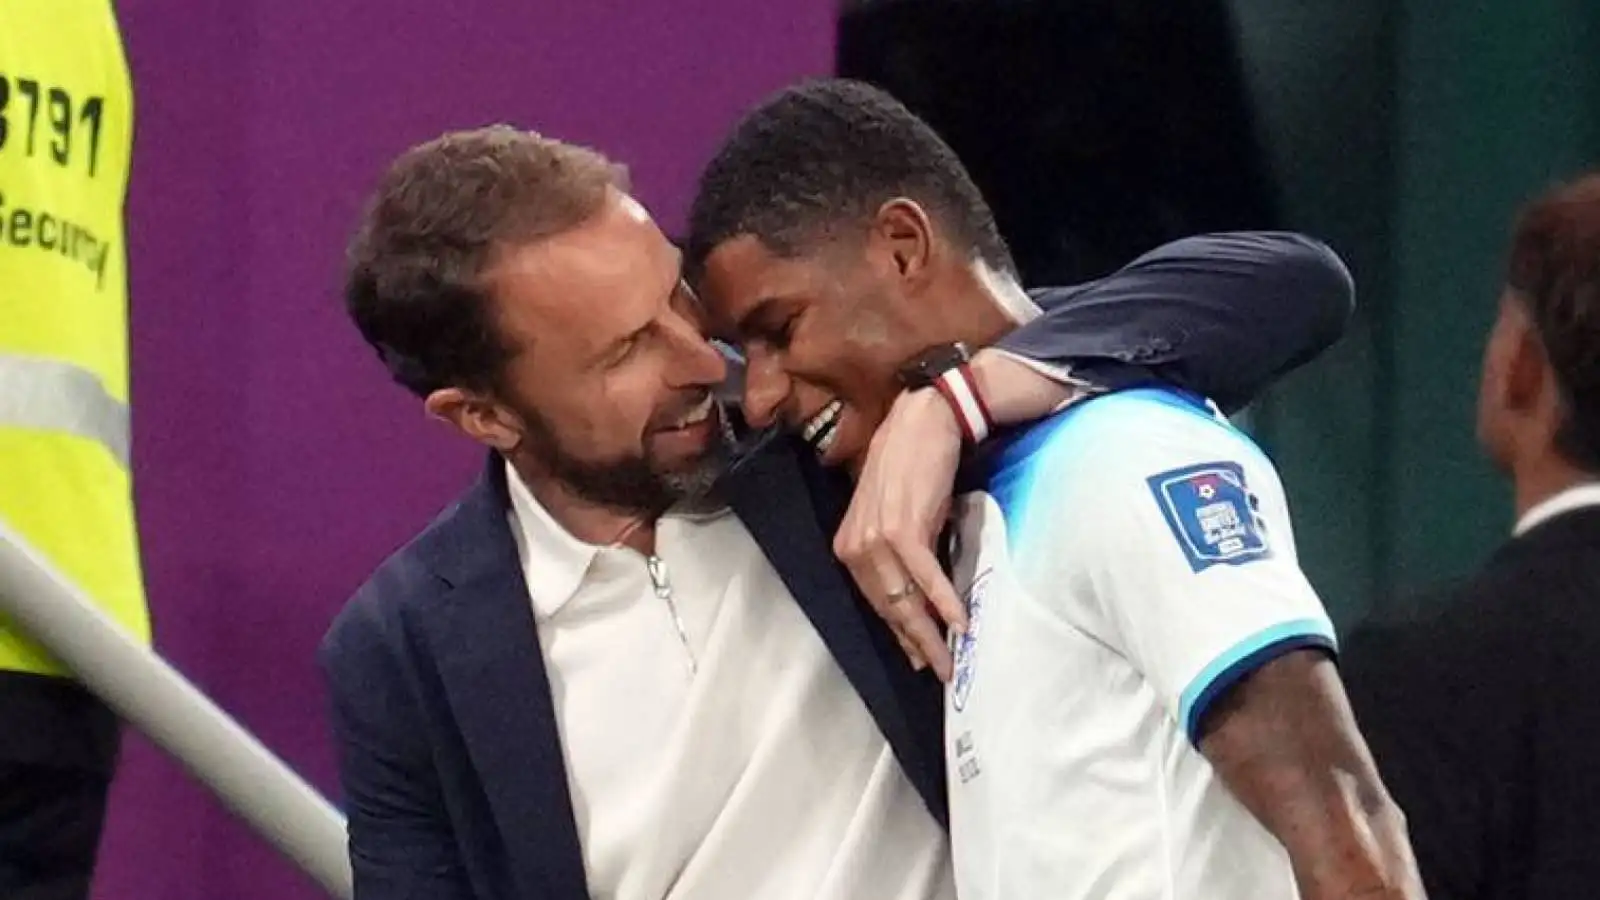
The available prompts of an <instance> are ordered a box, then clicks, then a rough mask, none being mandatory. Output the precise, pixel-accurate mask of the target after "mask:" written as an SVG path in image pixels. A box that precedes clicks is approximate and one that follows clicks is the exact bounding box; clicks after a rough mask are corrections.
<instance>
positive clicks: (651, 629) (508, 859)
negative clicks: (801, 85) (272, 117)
mask: <svg viewBox="0 0 1600 900" xmlns="http://www.w3.org/2000/svg"><path fill="white" fill-rule="evenodd" d="M938 164H939V165H941V166H944V167H945V170H944V171H941V172H940V173H939V174H940V175H941V176H942V177H946V178H951V179H959V180H961V181H965V180H966V174H965V172H964V171H962V170H961V169H960V167H959V163H956V162H955V161H954V160H953V159H951V160H948V161H943V162H939V163H938ZM973 196H974V197H976V191H975V189H974V190H973ZM977 202H978V204H979V207H980V209H981V198H978V201H977ZM981 215H982V217H983V218H984V219H986V221H985V222H983V223H981V225H982V227H983V228H984V229H985V230H987V231H990V232H992V229H993V222H992V219H988V218H987V210H986V209H981ZM994 239H995V240H998V237H997V236H995V237H994ZM1222 243H1223V244H1225V245H1226V246H1227V247H1229V248H1230V252H1229V254H1228V255H1227V258H1226V260H1225V262H1222V263H1219V261H1218V258H1217V257H1216V255H1215V253H1213V252H1212V251H1214V250H1215V249H1216V247H1217V246H1218V241H1217V240H1207V239H1193V240H1188V241H1180V242H1177V243H1175V244H1172V245H1169V246H1168V247H1166V248H1163V249H1162V250H1161V251H1157V252H1156V253H1154V254H1151V255H1148V256H1147V257H1144V258H1142V259H1141V260H1140V261H1138V262H1136V263H1135V264H1133V265H1131V266H1130V267H1129V268H1128V269H1126V270H1124V271H1123V272H1120V273H1117V274H1116V275H1113V276H1111V277H1109V278H1107V279H1105V280H1103V281H1100V282H1096V283H1093V284H1090V285H1085V286H1080V287H1078V288H1071V289H1064V290H1061V291H1056V292H1045V293H1043V294H1040V295H1037V296H1036V299H1037V300H1038V302H1039V304H1040V306H1041V307H1043V309H1044V314H1043V315H1042V316H1041V317H1039V318H1037V319H1034V320H1033V321H1031V322H1030V323H1028V324H1027V325H1025V326H1023V327H1021V328H1019V329H1017V330H1015V331H1013V332H1011V333H1010V334H1009V335H1006V336H1005V337H1004V338H1003V339H1001V340H1000V341H999V342H998V344H997V349H1000V350H1008V351H1011V352H1015V353H1017V354H1018V355H1020V356H1021V357H1025V358H1027V359H1030V360H1033V361H1035V362H1037V363H1040V364H1042V366H1043V367H1044V368H1045V370H1046V371H1052V372H1054V371H1063V370H1070V371H1071V372H1072V374H1073V375H1074V377H1075V378H1078V379H1084V380H1087V381H1089V382H1093V383H1099V384H1104V385H1113V386H1114V385H1120V384H1126V383H1131V382H1135V381H1139V380H1144V379H1149V378H1154V377H1160V378H1165V379H1169V380H1172V381H1175V382H1178V383H1181V384H1184V385H1185V386H1188V387H1191V388H1194V389H1196V390H1199V391H1202V392H1205V393H1208V394H1210V395H1212V396H1214V397H1219V398H1226V400H1225V402H1227V403H1228V404H1229V405H1230V406H1235V407H1236V406H1238V405H1240V404H1242V403H1243V402H1245V401H1247V400H1248V399H1250V398H1251V397H1252V396H1254V395H1255V394H1256V393H1258V392H1259V391H1260V389H1261V388H1262V387H1264V386H1265V384H1267V383H1268V382H1269V381H1270V380H1271V379H1272V378H1274V377H1275V376H1277V375H1278V374H1281V373H1282V372H1284V371H1287V370H1288V369H1289V368H1292V367H1293V366H1295V365H1298V364H1299V363H1301V362H1303V361H1305V360H1307V359H1309V358H1311V357H1313V356H1314V355H1316V353H1317V352H1319V351H1320V350H1321V349H1323V348H1324V347H1326V346H1327V345H1328V344H1330V343H1331V342H1332V341H1333V340H1334V339H1335V338H1337V336H1338V334H1339V333H1340V331H1341V329H1342V327H1343V325H1344V323H1345V321H1346V320H1347V317H1348V315H1349V311H1350V307H1351V287H1350V282H1349V278H1348V275H1347V273H1346V272H1345V271H1344V269H1343V267H1342V265H1340V264H1339V262H1338V260H1337V258H1336V257H1334V256H1333V255H1332V254H1331V252H1329V251H1328V250H1327V249H1326V248H1324V247H1322V246H1321V245H1319V244H1316V243H1315V242H1313V241H1309V240H1307V239H1303V238H1300V237H1298V236H1293V235H1266V234H1262V235H1249V236H1235V237H1233V238H1231V239H1227V240H1225V241H1222ZM973 289H978V290H981V289H983V288H982V286H981V285H975V286H974V287H973ZM346 300H347V305H348V307H349V310H350V313H351V315H352V317H353V319H354V320H355V322H356V324H357V325H358V327H359V328H360V329H361V331H362V333H363V335H364V337H365V338H366V339H367V340H368V341H369V342H370V343H371V344H372V345H373V346H374V348H375V349H376V350H377V352H378V354H379V355H380V357H381V358H382V359H383V361H384V363H385V365H386V366H387V367H388V369H389V371H390V372H391V373H392V374H393V376H394V377H395V378H396V380H397V381H399V382H400V383H401V384H403V385H404V386H406V387H407V388H408V389H410V390H412V391H413V392H414V393H416V394H417V395H418V396H419V397H421V398H423V399H424V402H425V405H426V407H427V408H428V410H429V411H430V412H431V413H433V414H434V415H436V416H438V417H440V418H443V419H446V420H448V421H450V422H451V423H453V424H454V425H455V426H457V427H458V428H459V429H460V430H461V431H462V432H464V433H465V434H467V435H468V436H469V437H472V438H473V439H474V440H477V441H478V442H480V443H481V444H483V445H485V446H486V447H488V448H489V450H490V453H489V459H488V463H487V466H486V469H485V472H484V475H483V477H482V478H481V479H480V480H479V481H478V483H477V484H476V485H474V486H473V487H471V488H470V489H469V490H468V491H467V492H466V493H465V494H464V495H463V496H462V497H461V498H460V499H459V500H458V501H457V502H456V503H455V504H453V505H452V506H451V507H449V508H448V509H447V510H446V511H445V512H444V513H442V514H441V515H440V517H439V518H438V519H437V520H435V521H434V522H433V523H432V524H431V525H430V526H429V527H428V528H427V529H426V530H425V531H423V532H422V534H420V535H419V536H418V537H417V538H415V539H414V540H413V541H412V542H410V543H409V544H408V545H407V546H405V547H404V548H402V549H401V550H400V551H398V552H397V553H396V554H394V555H393V556H392V557H391V558H389V559H388V560H387V561H385V562H384V563H383V564H382V565H381V566H380V567H379V568H378V570H377V572H376V573H375V574H374V575H373V576H372V578H371V579H370V580H369V581H368V582H367V583H366V584H365V585H364V586H363V587H362V588H361V589H360V590H359V591H358V592H357V594H356V595H355V596H354V597H353V598H352V599H351V601H350V603H349V604H348V605H347V607H346V608H345V609H344V610H343V612H341V614H340V615H339V617H338V619H337V620H336V622H335V623H334V625H333V626H332V628H331V630H330V631H329V634H328V636H327V638H326V640H325V642H324V646H323V648H322V652H321V662H322V664H323V666H324V668H325V671H326V673H327V676H328V679H329V683H330V688H331V695H332V718H333V725H334V731H335V736H336V741H337V745H338V750H339V758H340V772H341V779H342V783H343V787H344V791H345V794H346V802H347V808H348V811H349V817H350V852H351V859H352V863H353V867H354V871H355V883H356V893H357V896H358V897H359V898H361V900H399V898H424V897H425V898H432V900H465V898H476V900H501V898H505V900H510V898H524V900H533V898H537V900H551V898H582V897H589V896H604V897H615V898H618V900H642V898H660V897H667V896H671V897H674V898H680V900H704V898H715V897H740V898H743V897H794V898H801V897H840V898H843V897H873V898H886V897H904V898H907V900H910V898H932V897H940V898H945V897H950V896H952V891H953V889H952V887H951V885H950V878H949V860H948V850H947V848H946V847H945V838H944V835H943V833H942V830H941V826H942V823H943V821H944V781H943V762H942V754H941V742H940V710H941V702H942V700H941V697H942V693H941V688H940V685H939V683H938V681H937V680H936V679H935V678H934V677H932V676H931V675H930V674H928V673H926V672H918V671H915V670H913V669H912V668H911V666H910V665H909V664H908V663H907V661H906V659H905V657H904V655H903V654H902V653H901V652H900V648H899V647H898V646H897V642H896V638H895V635H894V634H893V633H891V632H890V630H889V629H888V628H887V627H886V626H884V625H883V624H882V622H881V620H880V619H879V618H878V617H877V616H874V615H872V614H871V612H870V610H867V609H866V607H865V606H864V604H863V603H862V602H861V600H860V598H859V596H858V595H857V594H856V593H855V591H854V589H853V588H852V585H851V583H850V581H849V579H848V576H847V574H846V573H845V571H844V570H843V569H842V568H841V567H840V566H839V565H838V564H837V563H836V561H835V560H834V559H833V557H832V555H831V553H830V547H829V538H830V535H831V534H832V532H833V529H834V528H835V527H836V526H837V523H838V522H839V520H840V518H841V517H842V515H843V513H844V509H845V505H846V503H847V502H848V500H849V496H850V495H849V491H848V487H847V486H846V483H844V482H842V481H841V480H840V479H839V477H838V476H836V475H833V474H830V473H829V472H828V471H826V470H825V469H824V468H823V467H822V466H821V465H820V464H819V461H818V459H817V458H816V455H815V453H814V452H813V448H812V447H810V446H808V445H806V444H805V443H804V442H803V441H801V440H799V439H798V438H791V437H784V438H778V439H776V440H771V441H767V442H764V443H763V444H762V445H761V446H760V448H759V449H758V450H756V451H754V452H750V453H747V454H745V455H743V456H740V457H739V458H738V459H737V460H734V461H732V465H731V469H730V465H729V462H730V461H729V460H728V459H727V458H726V451H727V448H728V447H729V446H730V445H733V444H737V443H739V441H740V439H741V438H742V436H743V434H742V432H741V429H740V423H739V422H738V421H737V417H736V416H732V415H727V414H726V413H725V412H724V410H722V409H721V407H720V406H719V405H718V404H717V403H715V402H713V400H712V398H713V391H714V389H715V388H716V387H717V386H718V385H719V384H720V383H721V382H722V381H723V380H724V379H725V378H726V377H727V374H728V373H727V371H726V365H725V362H724V360H723V358H722V357H721V356H720V355H719V354H718V353H717V352H716V351H715V350H714V349H713V348H712V347H711V345H710V344H709V343H707V342H706V340H705V339H704V337H703V336H702V332H703V329H704V328H705V327H706V323H705V322H703V321H702V319H701V312H700V310H699V309H698V305H697V302H696V299H695V297H694V296H693V292H692V290H691V289H690V288H689V286H688V285H687V284H686V283H685V282H684V281H683V279H682V277H681V275H680V258H679V256H678V253H677V251H676V250H675V249H674V248H673V247H672V245H671V244H670V243H669V242H668V241H667V240H666V239H665V238H664V237H663V236H662V235H661V233H660V231H659V230H658V229H657V228H656V227H655V225H654V224H653V223H652V222H651V221H650V219H649V217H648V215H647V214H645V212H644V211H643V209H642V208H641V207H639V205H638V204H637V203H636V202H635V201H633V200H632V198H631V197H629V196H628V193H627V189H626V185H625V183H624V182H623V181H622V180H621V177H620V176H619V174H618V173H617V171H616V169H615V167H613V166H612V165H611V164H609V163H608V162H607V161H606V160H604V159H603V158H601V157H599V156H598V155H597V154H594V153H593V152H591V151H588V150H584V149H581V148H577V147H573V146H571V145H567V144H563V143H561V142H558V141H553V140H549V139H546V138H542V137H539V136H537V135H529V134H526V133H519V132H514V131H511V130H510V129H505V128H493V129H484V130H480V131H475V132H466V133H459V134H453V135H447V136H445V137H443V138H441V139H439V140H436V141H433V142H430V143H428V144H425V145H422V146H421V147H418V148H415V149H413V150H412V151H410V152H408V153H407V154H405V155H404V156H402V157H401V159H400V160H399V161H398V162H397V163H396V164H395V165H394V166H393V167H392V168H391V170H390V171H389V173H388V174H387V175H386V177H385V178H384V180H383V182H382V183H381V185H380V187H379V189H378V192H377V196H376V198H375V200H374V202H373V204H372V206H371V207H370V209H369V212H368V214H367V216H366V217H365V219H364V221H363V224H362V227H361V231H360V233H359V234H358V236H357V238H356V240H355V242H354V243H353V246H352V251H351V262H350V276H349V281H348V285H347V294H346ZM875 337H877V336H875V335H871V334H863V335H861V339H863V340H872V339H875ZM1027 377H1029V378H1036V379H1043V378H1044V376H1042V375H1033V374H1031V373H1030V374H1029V375H1028V376H1027ZM1011 389H1012V388H1011V387H1007V386H1005V385H1001V384H996V385H995V387H994V390H995V391H996V394H995V395H994V396H991V397H988V398H987V399H988V400H989V401H990V403H991V405H992V407H994V408H995V409H1004V408H1008V406H1015V404H1007V403H1006V398H1005V397H1004V396H1002V395H1003V394H1004V392H1005V391H1008V390H1011ZM663 510H667V512H665V513H663V512H662V511H663ZM730 511H731V512H730ZM785 595H788V596H785ZM791 599H792V600H793V602H792V603H791V602H789V601H790V600H791Z"/></svg>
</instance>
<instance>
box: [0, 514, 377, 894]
mask: <svg viewBox="0 0 1600 900" xmlns="http://www.w3.org/2000/svg"><path fill="white" fill-rule="evenodd" d="M0 611H3V612H5V613H6V614H8V615H10V616H11V617H12V619H14V620H15V621H16V623H17V624H18V625H20V626H21V627H22V630H23V631H24V632H25V633H27V634H28V636H29V637H32V638H33V639H35V640H37V641H38V642H39V643H40V644H42V645H44V646H45V647H47V648H48V649H49V650H50V652H51V653H53V654H55V655H56V657H57V658H59V659H60V660H61V661H62V662H63V663H65V664H66V665H67V666H68V667H69V668H70V669H71V670H72V671H73V672H74V673H76V674H77V676H78V678H79V679H80V680H81V681H82V682H83V683H84V684H85V685H87V686H88V687H89V689H90V690H92V691H94V692H95V693H96V694H98V695H99V696H100V698H101V699H102V700H104V701H105V702H106V705H108V706H110V707H111V708H112V709H113V710H115V711H116V713H117V714H118V715H120V716H121V717H122V718H123V719H124V720H126V721H127V722H128V723H129V724H131V725H133V726H134V727H135V728H138V729H139V730H140V731H142V732H144V734H145V735H146V736H148V737H149V738H150V740H151V741H153V742H154V743H155V744H156V745H157V746H159V747H161V748H162V749H164V750H165V751H167V752H168V753H170V754H171V755H172V756H174V757H175V758H176V759H177V760H178V761H179V762H180V763H181V764H183V766H184V767H185V768H187V769H188V770H189V772H190V773H191V774H192V775H194V776H195V777H196V778H197V779H199V780H200V781H201V782H202V783H204V784H205V785H206V786H207V787H209V788H210V789H211V790H212V792H213V793H215V794H216V795H217V797H218V798H220V799H221V800H222V802H223V804H224V805H226V806H227V807H228V808H229V809H231V810H233V812H234V813H235V814H236V815H238V816H239V817H240V818H242V819H244V820H245V821H246V822H247V823H249V825H250V826H251V827H252V828H254V829H255V830H256V831H257V832H259V833H260V834H261V835H262V836H263V837H265V838H266V839H267V840H268V841H270V842H271V843H272V844H273V845H274V846H276V847H277V848H278V850H279V851H281V852H282V853H283V854H284V855H285V856H287V857H288V858H289V859H290V860H292V861H293V862H294V863H295V864H296V865H298V866H299V867H300V868H301V869H303V870H304V871H305V872H306V873H307V874H308V875H310V876H311V877H312V878H313V879H315V880H316V881H317V882H318V883H320V884H321V885H322V887H323V888H325V889H326V890H327V891H328V892H329V893H330V894H332V895H333V896H334V897H337V898H340V900H350V897H351V895H352V893H353V888H352V885H351V876H350V860H349V857H348V855H347V851H346V830H345V820H344V817H343V816H342V815H340V813H339V811H338V810H336V809H334V808H333V806H332V805H330V804H329V803H328V801H327V800H326V799H324V798H323V797H322V795H321V794H319V793H318V792H317V791H316V790H315V789H314V788H312V787H311V786H310V785H308V784H306V782H305V781H304V780H302V779H301V778H300V777H299V776H298V775H296V774H295V773H294V772H293V771H292V770H291V769H290V768H289V767H288V766H286V765H285V764H284V763H283V762H282V761H281V760H279V759H278V758H277V757H276V756H274V755H273V754H272V752H271V751H269V750H268V749H267V748H266V747H264V746H262V745H261V742H260V741H257V740H256V739H255V737H253V736H252V735H251V734H250V733H249V732H248V731H246V730H245V729H244V728H243V727H241V726H240V725H239V723H237V722H235V721H234V720H233V719H232V718H230V717H229V716H228V715H227V713H224V712H223V711H222V710H221V709H219V708H218V707H217V705H216V704H214V703H212V702H211V701H210V700H209V699H208V698H207V697H206V696H205V695H204V694H202V693H201V692H200V691H199V689H197V688H196V687H195V686H194V685H193V684H190V683H189V681H188V680H187V679H185V678H184V677H183V676H182V675H181V674H179V673H178V671H177V670H176V669H174V668H172V666H171V665H169V664H168V663H167V662H166V661H165V660H163V659H162V658H161V657H160V656H158V655H156V654H155V653H154V652H152V651H151V650H149V649H148V648H146V647H145V646H144V645H143V644H141V643H140V642H138V641H136V640H134V639H133V638H132V637H130V636H129V635H128V633H127V632H126V631H125V630H123V628H122V627H121V626H120V625H118V624H117V623H116V622H115V621H113V620H112V619H111V618H110V617H108V616H107V615H106V614H105V613H104V612H102V611H101V610H100V608H99V607H98V606H96V605H95V604H94V602H93V601H91V600H90V599H89V598H88V597H87V596H86V595H85V594H84V593H83V591H81V590H80V589H79V588H77V586H75V585H73V584H72V583H71V582H69V581H68V580H67V579H66V578H64V577H62V576H61V575H60V574H59V573H58V572H56V571H55V569H54V568H53V567H52V566H51V565H50V564H49V562H48V561H46V560H45V559H44V558H43V557H42V556H41V555H39V553H38V552H37V551H36V550H34V549H33V548H32V547H30V546H29V545H28V544H27V542H26V541H24V540H22V539H21V537H20V536H19V535H18V534H17V533H16V532H15V531H13V530H12V529H11V528H10V527H9V526H8V525H7V524H6V523H5V522H4V521H0ZM12 724H13V725H14V726H19V727H27V726H26V723H12Z"/></svg>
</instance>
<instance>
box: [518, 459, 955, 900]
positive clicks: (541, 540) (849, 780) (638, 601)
mask: <svg viewBox="0 0 1600 900" xmlns="http://www.w3.org/2000/svg"><path fill="white" fill-rule="evenodd" d="M507 478H508V481H509V484H510V486H511V499H512V508H511V512H510V515H511V522H512V531H513V533H514V534H515V535H516V537H517V544H518V551H519V553H520V555H521V558H522V561H523V568H524V573H525V577H526V579H527V584H528V593H529V595H530V596H531V598H532V601H533V606H534V613H535V621H536V623H537V628H538V639H539V646H540V650H541V652H542V653H543V656H544V661H545V667H546V670H547V671H548V673H549V676H550V688H551V693H552V695H553V699H554V701H555V711H556V720H557V726H558V729H559V731H560V735H561V746H562V751H563V757H564V759H565V762H566V767H567V773H568V780H569V789H570V791H571V795H572V805H573V809H574V812H575V815H576V818H577V826H578V838H579V841H580V843H581V845H582V848H583V859H584V868H585V871H586V873H587V876H588V883H589V893H590V896H593V897H596V898H603V900H664V898H670V900H752V898H762V900H954V896H955V889H954V883H953V880H952V877H951V872H950V854H949V843H948V839H947V836H946V835H945V833H944V831H943V830H942V829H940V828H939V826H938V824H937V823H936V822H935V821H934V819H933V816H932V815H930V814H929V813H928V810H927V807H926V806H925V805H924V804H923V802H922V798H921V797H920V796H918V794H917V792H916V790H915V788H913V787H912V786H911V783H910V781H909V780H908V779H907V778H906V777H905V774H904V773H903V772H902V771H901V769H900V765H899V763H898V762H897V761H896V760H895V758H894V754H893V752H892V751H891V750H890V749H889V746H888V742H887V741H886V740H885V739H884V737H883V734H882V732H880V731H879V730H878V727H877V724H876V723H875V722H874V721H873V719H872V717H871V715H870V714H869V713H868V712H867V709H866V705H865V704H864V703H863V702H862V701H861V698H860V697H859V695H857V694H856V693H855V691H854V690H853V689H852V688H851V686H850V683H849V681H848V680H847V679H846V678H845V676H844V673H843V672H842V671H841V670H840V669H839V667H838V665H837V664H836V663H835V662H834V660H833V657H832V656H831V655H830V654H829V652H828V649H827V647H826V646H825V645H824V644H823V642H822V639H821V637H820V636H819V635H818V634H817V632H816V630H815V629H814V628H813V627H812V625H811V622H810V621H809V620H808V619H807V618H806V616H805V614H804V612H802V610H801V609H800V607H799V606H798V605H797V604H796V603H795V601H794V599H793V597H792V596H791V595H790V594H789V591H788V589H787V588H786V587H785V586H784V584H783V582H782V581H781V580H780V579H779V577H778V574H777V572H776V571H775V570H774V569H773V568H772V566H771V565H770V564H769V563H768V562H767V559H766V557H765V556H764V555H763V554H762V552H761V549H760V548H759V547H758V546H757V545H756V542H755V540H754V539H753V538H752V537H751V536H750V534H749V532H748V531H746V530H745V527H744V525H743V524H742V523H741V522H740V521H739V519H738V518H737V517H736V516H734V515H732V514H729V513H720V514H712V515H700V516H691V515H681V514H669V515H667V516H665V517H663V518H662V519H661V520H660V521H659V523H658V525H657V528H656V553H657V556H658V557H659V558H660V559H661V560H662V561H663V562H664V570H665V571H664V574H665V576H666V580H667V581H668V582H669V583H670V584H671V586H672V597H673V605H674V606H676V612H677V621H676V622H675V621H674V615H673V610H672V609H671V608H670V607H669V606H668V605H667V603H666V601H665V600H664V599H663V598H662V597H660V596H658V595H657V593H656V590H655V584H654V583H653V582H652V580H651V576H650V571H649V568H648V566H647V565H646V558H645V557H644V556H642V555H640V554H639V553H638V552H636V551H634V550H632V549H630V548H627V547H621V546H615V547H597V546H593V545H590V544H585V543H583V542H581V541H579V540H577V539H576V538H574V537H573V536H572V535H571V534H569V533H567V532H566V531H565V530H564V529H562V528H561V527H560V525H558V524H557V523H556V522H555V521H554V520H553V519H551V518H550V516H549V514H548V513H547V512H546V511H545V510H544V509H543V508H541V507H540V506H539V504H538V502H537V501H535V500H534V498H533V496H532V494H531V493H530V492H529V491H528V489H527V488H526V486H525V485H523V483H522V481H521V479H520V478H519V477H518V476H517V474H516V473H515V471H508V472H507ZM679 623H681V627H682V631H681V634H680V631H679ZM532 638H533V636H532V635H530V636H529V639H530V640H531V639H532Z"/></svg>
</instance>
